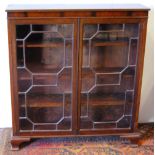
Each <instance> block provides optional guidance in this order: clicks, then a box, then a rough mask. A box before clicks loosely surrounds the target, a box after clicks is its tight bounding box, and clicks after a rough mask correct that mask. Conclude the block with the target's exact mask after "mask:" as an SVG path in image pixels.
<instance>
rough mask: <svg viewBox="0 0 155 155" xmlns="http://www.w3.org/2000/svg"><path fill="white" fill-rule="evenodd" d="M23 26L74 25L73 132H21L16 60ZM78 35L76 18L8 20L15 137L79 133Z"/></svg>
mask: <svg viewBox="0 0 155 155" xmlns="http://www.w3.org/2000/svg"><path fill="white" fill-rule="evenodd" d="M22 24H73V25H74V40H73V56H72V63H73V65H72V80H73V81H72V108H71V109H72V119H71V121H72V122H71V124H72V127H71V130H68V131H67V130H58V131H49V130H48V131H46V130H40V131H38V130H37V131H26V130H25V131H22V132H21V131H20V124H19V102H18V83H17V60H16V25H22ZM77 34H78V23H77V19H76V18H59V17H58V18H42V19H37V18H36V19H34V18H33V19H22V18H20V19H11V18H10V19H8V39H9V62H10V83H11V106H12V127H13V136H32V137H38V136H39V137H40V136H52V135H69V134H75V133H76V132H77V100H76V99H77V87H76V86H77V81H78V80H77V63H78V52H77Z"/></svg>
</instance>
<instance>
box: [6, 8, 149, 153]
mask: <svg viewBox="0 0 155 155" xmlns="http://www.w3.org/2000/svg"><path fill="white" fill-rule="evenodd" d="M148 10H149V9H148V8H146V7H144V6H142V5H77V6H73V5H68V6H67V5H66V6H65V5H63V6H62V5H41V6H40V5H31V6H30V5H10V6H9V7H8V8H7V15H8V38H9V56H10V76H11V95H12V124H13V134H12V140H11V144H12V149H13V150H17V149H19V145H20V144H21V143H23V142H26V141H30V140H31V139H32V138H41V137H52V136H80V135H119V136H120V137H124V138H128V139H130V140H131V141H137V140H138V138H139V137H140V133H139V132H138V131H137V123H138V111H139V104H140V92H141V83H142V72H143V59H144V49H145V39H146V27H147V18H148Z"/></svg>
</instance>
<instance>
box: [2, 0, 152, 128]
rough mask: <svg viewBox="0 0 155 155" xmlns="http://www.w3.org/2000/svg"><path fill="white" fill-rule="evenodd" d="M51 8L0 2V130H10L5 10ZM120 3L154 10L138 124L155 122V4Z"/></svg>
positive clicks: (67, 0)
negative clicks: (24, 7)
mask: <svg viewBox="0 0 155 155" xmlns="http://www.w3.org/2000/svg"><path fill="white" fill-rule="evenodd" d="M32 2H33V3H34V4H45V3H47V4H49V3H50V4H51V3H54V2H52V1H48V0H37V1H36V2H34V1H32V0H22V1H20V3H19V0H4V1H2V0H1V1H0V128H3V127H11V125H12V122H11V97H10V77H9V59H8V38H7V17H6V12H5V9H6V7H7V5H8V4H32ZM55 3H57V4H58V3H59V4H60V3H61V4H64V3H78V4H82V3H86V4H88V3H89V4H90V3H92V4H94V3H99V4H100V3H110V4H111V3H115V4H116V0H95V1H91V0H57V1H55ZM117 3H127V4H129V3H136V4H137V3H140V4H144V5H146V6H148V7H150V8H151V11H150V13H149V21H148V32H147V42H146V54H145V62H144V74H143V85H142V97H141V105H140V115H139V122H153V121H154V74H153V67H154V66H153V60H154V59H153V57H154V33H153V32H154V29H153V28H154V13H153V6H154V0H126V1H123V0H117Z"/></svg>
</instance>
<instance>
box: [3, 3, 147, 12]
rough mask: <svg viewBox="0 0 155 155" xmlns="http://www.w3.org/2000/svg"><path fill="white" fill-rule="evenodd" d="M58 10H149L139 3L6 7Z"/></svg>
mask: <svg viewBox="0 0 155 155" xmlns="http://www.w3.org/2000/svg"><path fill="white" fill-rule="evenodd" d="M58 10H66V11H67V10H75V11H76V10H103V11H104V10H105V11H107V10H109V11H110V10H111V11H113V10H116V11H117V10H119V11H120V10H121V11H127V10H128V11H132V10H134V11H141V10H149V8H148V7H146V6H144V5H141V4H32V5H30V4H10V5H8V7H7V8H6V11H7V12H16V11H18V12H19V11H21V12H25V11H58Z"/></svg>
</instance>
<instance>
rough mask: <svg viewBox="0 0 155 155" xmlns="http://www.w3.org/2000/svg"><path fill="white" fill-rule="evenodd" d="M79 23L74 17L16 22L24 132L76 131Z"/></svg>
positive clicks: (21, 116) (19, 95)
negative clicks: (77, 25) (77, 39)
mask: <svg viewBox="0 0 155 155" xmlns="http://www.w3.org/2000/svg"><path fill="white" fill-rule="evenodd" d="M75 22H76V20H74V19H72V20H70V19H65V20H63V19H59V20H57V19H48V20H43V21H42V20H41V21H37V20H36V21H35V20H32V21H20V20H19V21H17V22H16V24H15V29H16V68H17V79H18V90H17V91H18V106H19V112H18V116H19V118H17V119H19V130H20V132H28V131H30V132H40V131H41V132H43V131H45V132H46V131H50V132H51V131H52V132H59V131H60V132H61V133H62V131H67V132H71V131H73V130H74V126H73V122H74V119H75V118H74V116H73V113H74V114H75V111H74V110H73V109H75V106H76V105H75V104H76V103H75V101H74V100H73V98H74V97H75V88H74V87H75V85H73V83H75V82H76V74H74V73H73V70H75V71H76V67H75V64H76V58H77V56H76V53H75V48H76V41H75V40H76V37H75V35H76V24H75ZM21 23H22V24H21ZM23 23H24V24H23ZM73 59H74V61H73Z"/></svg>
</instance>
